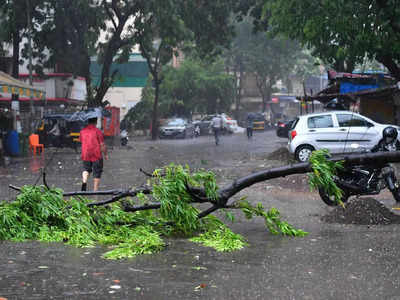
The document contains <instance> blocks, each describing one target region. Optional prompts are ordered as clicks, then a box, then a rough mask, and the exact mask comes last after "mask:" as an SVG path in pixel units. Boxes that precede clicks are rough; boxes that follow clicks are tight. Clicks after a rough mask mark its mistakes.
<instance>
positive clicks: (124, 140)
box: [120, 129, 129, 146]
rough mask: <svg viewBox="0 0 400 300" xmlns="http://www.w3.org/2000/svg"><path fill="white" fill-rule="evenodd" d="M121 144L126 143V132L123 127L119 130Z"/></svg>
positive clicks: (124, 144)
mask: <svg viewBox="0 0 400 300" xmlns="http://www.w3.org/2000/svg"><path fill="white" fill-rule="evenodd" d="M120 135H121V146H126V145H127V144H128V140H129V138H128V132H127V131H126V130H125V129H124V130H122V131H121V134H120Z"/></svg>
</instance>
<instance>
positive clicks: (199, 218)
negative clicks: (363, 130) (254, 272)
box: [0, 152, 400, 259]
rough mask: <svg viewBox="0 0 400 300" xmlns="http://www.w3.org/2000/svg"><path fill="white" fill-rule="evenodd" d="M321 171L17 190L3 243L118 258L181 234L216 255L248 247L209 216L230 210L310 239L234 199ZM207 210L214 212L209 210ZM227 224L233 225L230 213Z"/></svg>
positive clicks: (4, 216)
mask: <svg viewBox="0 0 400 300" xmlns="http://www.w3.org/2000/svg"><path fill="white" fill-rule="evenodd" d="M329 161H331V162H338V161H342V163H343V166H346V165H355V164H371V163H377V162H399V161H400V152H383V153H367V154H358V155H356V154H353V155H347V156H345V157H339V158H330V159H329ZM324 168H325V167H322V166H321V165H319V166H318V165H315V164H314V170H313V166H312V165H311V164H308V163H299V164H294V165H289V166H283V167H279V168H273V169H269V170H263V171H260V172H257V173H253V174H249V175H247V176H245V177H242V178H239V179H237V180H235V181H233V182H232V183H231V184H229V185H227V186H225V187H223V188H220V187H218V185H217V184H216V180H215V175H214V174H213V173H212V172H210V171H205V170H200V171H197V172H194V173H192V172H191V171H190V170H189V167H188V166H186V167H183V166H180V165H174V164H171V165H169V166H167V167H165V168H162V169H157V170H155V171H154V172H153V173H152V174H150V173H148V175H150V176H148V177H149V178H148V180H147V183H146V185H143V186H142V187H138V188H134V189H128V190H110V191H98V192H68V193H63V192H62V191H61V190H60V189H48V188H47V187H46V186H44V185H43V186H24V187H22V188H19V187H14V188H15V189H17V190H19V191H20V192H21V193H20V194H19V195H18V196H17V199H16V201H14V202H11V203H9V202H3V203H0V216H1V217H0V240H14V241H23V240H35V239H36V240H41V241H57V242H61V241H63V242H66V243H69V244H72V245H76V246H91V245H94V244H96V243H100V244H105V245H110V247H112V250H111V251H109V252H107V253H106V254H104V257H105V258H114V259H117V258H124V257H132V256H135V255H139V254H143V253H154V252H157V251H161V250H162V249H163V248H164V247H165V243H164V241H163V240H162V237H163V236H167V237H168V236H172V235H175V236H176V235H178V236H182V235H183V236H185V237H191V238H192V241H194V242H200V243H202V244H203V245H205V246H211V247H213V248H215V249H217V250H218V251H233V250H237V249H240V248H242V247H244V246H245V245H246V241H245V240H244V239H243V238H242V237H241V236H240V235H236V234H234V233H233V232H232V231H231V230H230V229H229V228H228V227H227V226H226V225H225V224H224V223H222V221H220V220H219V219H218V218H216V217H215V216H213V215H210V214H211V213H213V212H215V211H217V210H223V211H226V210H229V209H237V210H240V211H242V212H243V213H244V214H245V216H246V217H247V218H252V217H255V216H258V217H262V218H263V219H264V221H265V224H266V227H267V228H268V229H269V231H270V232H271V233H272V234H283V235H290V236H303V235H305V234H306V233H305V232H304V231H302V230H298V229H295V228H294V227H293V226H291V225H290V224H288V223H287V222H285V221H282V220H281V218H280V213H279V211H278V210H276V209H275V208H271V209H269V210H268V211H266V210H265V209H264V207H263V206H262V205H261V204H257V205H252V204H250V203H249V202H247V201H246V200H245V199H243V198H242V199H239V200H233V199H232V197H233V196H234V195H236V194H237V193H238V192H240V191H242V190H243V189H245V188H247V187H250V186H252V185H253V184H255V183H258V182H262V181H266V180H269V179H272V178H277V177H282V176H283V177H284V176H287V175H291V174H299V173H309V172H312V171H313V172H314V174H320V173H321V172H324V171H325V169H324ZM322 182H324V180H323V181H322ZM95 194H99V195H112V197H111V198H110V199H108V200H105V201H97V202H90V200H89V199H87V198H85V197H83V196H87V195H95ZM71 196H73V197H71ZM67 197H69V199H65V198H67ZM207 203H209V204H211V206H210V207H209V208H205V209H204V206H205V205H206V204H207ZM200 207H201V208H203V210H200ZM226 217H227V218H228V219H230V220H233V219H234V217H233V215H232V214H231V213H230V212H226ZM196 235H198V236H197V237H196Z"/></svg>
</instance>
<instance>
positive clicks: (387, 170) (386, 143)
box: [319, 126, 400, 206]
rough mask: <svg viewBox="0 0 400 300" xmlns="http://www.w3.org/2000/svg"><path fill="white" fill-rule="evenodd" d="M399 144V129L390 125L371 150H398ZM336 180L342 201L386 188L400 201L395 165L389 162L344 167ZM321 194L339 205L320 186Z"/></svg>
mask: <svg viewBox="0 0 400 300" xmlns="http://www.w3.org/2000/svg"><path fill="white" fill-rule="evenodd" d="M399 146H400V144H399V142H398V140H397V130H396V129H395V128H394V127H391V126H389V127H386V128H385V129H384V131H383V139H382V141H381V142H380V143H379V144H378V145H376V146H375V147H374V148H373V149H371V152H378V151H396V150H397V149H399ZM351 147H352V148H353V149H358V148H360V145H358V144H351ZM365 152H366V151H365ZM334 181H335V183H336V185H337V186H338V187H339V188H340V189H341V190H342V192H343V195H342V199H341V201H342V202H346V201H347V200H348V198H349V197H350V196H359V195H377V194H379V193H380V192H381V191H382V190H383V189H385V188H388V189H389V190H390V192H391V193H392V195H393V197H394V199H395V200H396V202H400V189H399V184H398V182H397V179H396V176H395V172H394V169H393V167H392V166H391V165H390V164H388V163H386V164H380V165H368V166H363V165H361V166H351V167H348V168H344V169H341V170H338V173H337V175H336V176H335V178H334ZM319 195H320V197H321V199H322V201H324V202H325V203H326V204H327V205H329V206H335V205H338V203H337V201H335V199H334V197H333V196H330V195H328V193H327V192H326V191H325V190H324V189H323V188H319Z"/></svg>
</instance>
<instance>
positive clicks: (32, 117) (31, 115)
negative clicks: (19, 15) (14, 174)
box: [26, 0, 34, 133]
mask: <svg viewBox="0 0 400 300" xmlns="http://www.w3.org/2000/svg"><path fill="white" fill-rule="evenodd" d="M26 12H27V21H28V56H29V62H28V63H29V85H30V86H32V84H33V78H32V20H31V5H30V0H26ZM29 106H30V118H29V119H30V120H29V133H32V131H33V119H34V108H33V96H32V93H30V99H29Z"/></svg>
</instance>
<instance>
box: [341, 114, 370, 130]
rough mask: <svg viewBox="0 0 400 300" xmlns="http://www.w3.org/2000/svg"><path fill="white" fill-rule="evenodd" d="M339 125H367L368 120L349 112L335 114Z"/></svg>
mask: <svg viewBox="0 0 400 300" xmlns="http://www.w3.org/2000/svg"><path fill="white" fill-rule="evenodd" d="M336 116H337V119H338V123H339V127H368V126H370V125H369V124H370V123H369V122H368V121H367V120H365V119H364V118H361V117H359V116H355V115H349V114H337V115H336Z"/></svg>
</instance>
